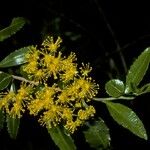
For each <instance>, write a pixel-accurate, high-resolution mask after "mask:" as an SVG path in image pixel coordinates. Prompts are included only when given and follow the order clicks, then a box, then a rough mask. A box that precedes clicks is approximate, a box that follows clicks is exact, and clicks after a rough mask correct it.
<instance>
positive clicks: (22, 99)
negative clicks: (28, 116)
mask: <svg viewBox="0 0 150 150" xmlns="http://www.w3.org/2000/svg"><path fill="white" fill-rule="evenodd" d="M32 91H33V86H32V85H28V86H27V85H26V84H25V83H22V84H21V85H20V89H18V91H17V92H15V91H13V90H10V91H9V92H7V93H5V94H3V96H2V98H1V100H0V110H3V111H6V113H8V114H9V115H10V116H11V117H13V118H16V117H17V118H20V117H21V116H22V113H23V112H24V111H25V105H26V103H27V102H28V100H29V99H30V95H31V94H32Z"/></svg>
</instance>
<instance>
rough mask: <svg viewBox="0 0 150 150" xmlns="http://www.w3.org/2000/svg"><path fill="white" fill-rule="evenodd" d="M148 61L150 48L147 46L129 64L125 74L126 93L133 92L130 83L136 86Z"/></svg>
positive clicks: (143, 73)
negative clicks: (131, 63)
mask: <svg viewBox="0 0 150 150" xmlns="http://www.w3.org/2000/svg"><path fill="white" fill-rule="evenodd" d="M149 63H150V48H147V49H146V50H145V51H144V52H142V54H141V55H140V56H139V57H138V58H137V59H136V60H135V61H134V63H133V65H131V67H130V69H129V71H128V74H127V76H126V90H125V92H126V93H130V92H134V91H133V90H132V85H133V86H134V87H137V86H138V85H139V84H140V82H141V81H142V79H143V77H144V75H145V73H146V71H147V69H148V66H149Z"/></svg>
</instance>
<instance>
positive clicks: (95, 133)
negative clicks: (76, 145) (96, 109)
mask: <svg viewBox="0 0 150 150" xmlns="http://www.w3.org/2000/svg"><path fill="white" fill-rule="evenodd" d="M87 127H88V129H87V130H86V131H84V136H85V139H86V142H87V143H89V145H90V147H92V148H94V149H100V148H101V149H107V148H108V147H109V146H110V134H109V129H108V127H107V126H106V124H105V122H104V121H103V120H102V119H101V118H99V120H97V121H95V122H94V123H93V124H89V123H88V124H87Z"/></svg>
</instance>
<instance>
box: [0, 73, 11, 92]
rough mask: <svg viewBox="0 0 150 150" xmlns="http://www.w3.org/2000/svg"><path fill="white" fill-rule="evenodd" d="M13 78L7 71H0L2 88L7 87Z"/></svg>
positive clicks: (0, 88) (0, 87)
mask: <svg viewBox="0 0 150 150" xmlns="http://www.w3.org/2000/svg"><path fill="white" fill-rule="evenodd" d="M11 80H12V76H11V75H9V74H7V73H3V72H0V90H3V89H5V88H6V87H7V86H8V85H9V83H10V82H11Z"/></svg>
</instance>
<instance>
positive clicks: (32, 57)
mask: <svg viewBox="0 0 150 150" xmlns="http://www.w3.org/2000/svg"><path fill="white" fill-rule="evenodd" d="M25 57H26V59H27V61H28V62H29V63H30V62H32V61H37V60H38V59H39V50H37V48H36V47H34V46H31V47H30V51H29V52H28V53H27V54H26V56H25Z"/></svg>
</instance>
